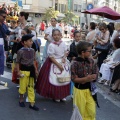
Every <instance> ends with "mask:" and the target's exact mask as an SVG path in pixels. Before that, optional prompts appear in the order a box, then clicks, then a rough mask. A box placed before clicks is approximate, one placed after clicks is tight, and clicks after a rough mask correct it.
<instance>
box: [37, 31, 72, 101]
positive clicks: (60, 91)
mask: <svg viewBox="0 0 120 120" xmlns="http://www.w3.org/2000/svg"><path fill="white" fill-rule="evenodd" d="M52 37H53V39H54V41H53V42H51V43H50V45H49V46H48V58H47V59H46V61H45V63H44V64H43V66H42V68H41V70H40V73H39V76H38V80H37V83H36V91H37V93H38V94H40V95H41V96H44V97H46V98H52V99H53V100H54V101H56V102H60V100H62V101H66V98H65V97H67V96H68V95H69V94H70V91H69V90H70V84H69V83H70V67H69V61H67V59H66V56H67V46H66V45H65V43H64V42H63V41H61V33H60V30H58V29H54V30H53V32H52ZM61 76H63V77H64V78H67V80H66V82H65V81H64V82H62V83H60V82H59V81H58V79H57V78H58V77H61Z"/></svg>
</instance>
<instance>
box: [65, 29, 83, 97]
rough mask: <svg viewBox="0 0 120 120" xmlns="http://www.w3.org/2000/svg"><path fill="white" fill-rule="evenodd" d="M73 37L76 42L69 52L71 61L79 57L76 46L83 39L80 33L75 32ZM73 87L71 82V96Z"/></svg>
mask: <svg viewBox="0 0 120 120" xmlns="http://www.w3.org/2000/svg"><path fill="white" fill-rule="evenodd" d="M73 36H74V41H73V42H72V44H71V45H70V52H69V55H68V57H67V58H68V60H69V61H72V60H74V59H75V58H76V57H78V53H77V51H76V46H77V44H78V42H79V41H80V39H81V33H80V32H79V31H75V32H74V33H73ZM73 86H74V85H73V82H72V81H71V90H70V93H71V95H72V94H73Z"/></svg>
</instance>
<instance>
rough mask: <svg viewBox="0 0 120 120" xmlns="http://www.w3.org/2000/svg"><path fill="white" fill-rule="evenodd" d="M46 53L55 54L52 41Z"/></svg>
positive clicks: (52, 55)
mask: <svg viewBox="0 0 120 120" xmlns="http://www.w3.org/2000/svg"><path fill="white" fill-rule="evenodd" d="M47 54H48V56H49V57H54V56H55V49H54V46H53V44H52V43H51V44H50V45H49V46H48V50H47Z"/></svg>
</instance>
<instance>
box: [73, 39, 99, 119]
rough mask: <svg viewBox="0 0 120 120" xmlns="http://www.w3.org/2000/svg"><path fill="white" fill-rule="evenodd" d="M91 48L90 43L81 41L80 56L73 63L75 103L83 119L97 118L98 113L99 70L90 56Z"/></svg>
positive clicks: (79, 45) (79, 44) (79, 46)
mask: <svg viewBox="0 0 120 120" xmlns="http://www.w3.org/2000/svg"><path fill="white" fill-rule="evenodd" d="M91 50H92V45H91V44H90V43H88V42H84V41H80V42H79V43H78V45H77V52H78V57H77V58H76V59H75V61H73V62H72V65H71V78H72V81H73V82H74V93H73V103H74V104H75V105H76V106H77V107H78V109H79V111H80V113H81V115H82V117H83V120H95V115H96V108H95V101H94V100H95V98H94V97H96V96H95V95H96V87H95V85H94V82H95V80H96V79H97V72H98V71H97V65H95V64H94V61H93V60H92V59H91V58H90V56H91ZM93 81H94V82H93ZM92 95H93V96H94V97H93V96H92Z"/></svg>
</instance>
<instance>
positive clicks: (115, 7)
mask: <svg viewBox="0 0 120 120" xmlns="http://www.w3.org/2000/svg"><path fill="white" fill-rule="evenodd" d="M116 1H117V0H115V6H114V10H115V11H116V9H117V6H116Z"/></svg>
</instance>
